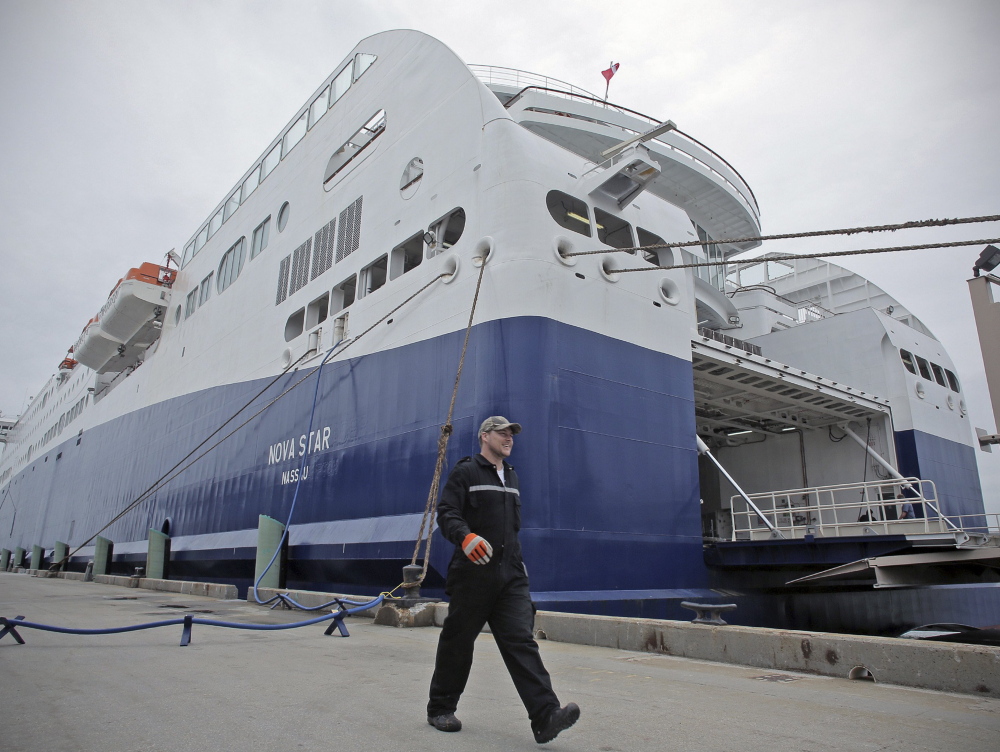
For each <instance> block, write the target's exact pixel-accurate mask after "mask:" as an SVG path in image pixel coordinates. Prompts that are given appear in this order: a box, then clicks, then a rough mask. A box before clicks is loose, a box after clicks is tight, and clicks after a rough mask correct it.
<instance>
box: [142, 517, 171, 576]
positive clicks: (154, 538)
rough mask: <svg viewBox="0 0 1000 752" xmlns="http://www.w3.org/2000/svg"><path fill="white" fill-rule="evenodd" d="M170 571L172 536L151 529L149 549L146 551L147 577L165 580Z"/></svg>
mask: <svg viewBox="0 0 1000 752" xmlns="http://www.w3.org/2000/svg"><path fill="white" fill-rule="evenodd" d="M169 569H170V536H169V535H164V534H163V533H161V532H160V531H159V530H154V529H153V528H149V548H148V549H147V550H146V576H147V577H150V578H152V579H154V580H165V579H167V575H168V574H169V572H168V570H169Z"/></svg>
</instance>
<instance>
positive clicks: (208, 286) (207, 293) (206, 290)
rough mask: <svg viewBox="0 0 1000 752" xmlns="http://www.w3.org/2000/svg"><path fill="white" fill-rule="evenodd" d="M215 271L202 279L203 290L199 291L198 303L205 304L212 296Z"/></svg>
mask: <svg viewBox="0 0 1000 752" xmlns="http://www.w3.org/2000/svg"><path fill="white" fill-rule="evenodd" d="M213 276H214V272H213V273H212V274H209V275H208V276H207V277H205V279H203V280H202V281H201V290H200V291H199V292H198V305H199V306H203V305H205V303H206V302H208V299H209V298H210V297H212V277H213Z"/></svg>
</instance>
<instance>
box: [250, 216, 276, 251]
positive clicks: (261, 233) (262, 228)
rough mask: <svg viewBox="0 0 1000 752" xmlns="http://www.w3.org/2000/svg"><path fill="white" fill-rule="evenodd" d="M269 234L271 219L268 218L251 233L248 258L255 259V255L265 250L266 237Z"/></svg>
mask: <svg viewBox="0 0 1000 752" xmlns="http://www.w3.org/2000/svg"><path fill="white" fill-rule="evenodd" d="M270 234H271V218H270V217H268V218H267V219H265V220H264V221H263V222H261V223H260V224H259V225H257V228H256V229H255V230H254V231H253V238H252V240H251V241H250V258H251V259H253V258H256V257H257V255H258V254H259V253H260V252H261V251H263V250H264V249H265V248H267V241H268V236H269V235H270Z"/></svg>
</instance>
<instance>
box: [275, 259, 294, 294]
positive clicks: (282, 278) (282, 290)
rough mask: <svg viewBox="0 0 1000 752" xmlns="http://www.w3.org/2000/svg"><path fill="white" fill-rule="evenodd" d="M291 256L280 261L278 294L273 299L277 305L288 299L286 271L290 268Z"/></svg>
mask: <svg viewBox="0 0 1000 752" xmlns="http://www.w3.org/2000/svg"><path fill="white" fill-rule="evenodd" d="M291 261H292V257H291V256H285V257H284V258H283V259H281V266H280V267H278V294H277V296H276V297H275V298H274V304H275V305H278V304H279V303H281V302H282V301H284V299H285V298H287V297H288V270H289V268H290V267H291Z"/></svg>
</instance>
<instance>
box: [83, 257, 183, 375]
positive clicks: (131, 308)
mask: <svg viewBox="0 0 1000 752" xmlns="http://www.w3.org/2000/svg"><path fill="white" fill-rule="evenodd" d="M176 276H177V271H176V270H174V269H168V268H167V267H164V266H159V265H157V264H151V263H145V264H141V265H140V266H139V267H138V268H135V269H129V271H128V273H127V274H126V275H125V276H124V277H122V278H121V279H120V280H118V284H116V285H115V287H114V289H113V290H112V291H111V294H110V295H109V296H108V302H107V303H105V304H104V306H103V307H102V308H101V312H100V313H99V314H97V316H95V317H94V318H92V319H91V320H90V321H89V322H88V323H87V326H86V327H84V329H83V333H82V334H81V335H80V339H79V340H77V343H76V345H75V346H74V354H75V356H76V359H77V360H78V361H79V362H80V363H83V364H84V365H85V366H87V367H88V368H92V369H93V370H95V371H97V372H98V373H112V372H117V371H123V370H125V369H126V368H128V367H129V366H131V365H133V364H134V363H135V362H136V360H138V359H139V358H141V357H142V354H143V353H144V352H145V351H146V348H148V347H149V346H150V345H151V344H153V342H155V341H156V340H157V339H158V338H159V336H160V326H161V325H162V321H163V313H164V312H165V311H166V309H167V305H168V304H169V303H170V287H171V285H173V283H174V279H175V277H176ZM64 362H65V361H64Z"/></svg>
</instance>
